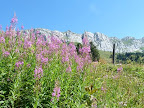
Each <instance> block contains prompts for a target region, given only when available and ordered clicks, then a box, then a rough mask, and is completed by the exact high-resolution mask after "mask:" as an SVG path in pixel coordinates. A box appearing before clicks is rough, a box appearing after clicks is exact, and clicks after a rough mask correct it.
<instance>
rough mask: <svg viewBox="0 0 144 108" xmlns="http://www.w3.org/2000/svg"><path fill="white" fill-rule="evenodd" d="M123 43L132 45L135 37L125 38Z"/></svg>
mask: <svg viewBox="0 0 144 108" xmlns="http://www.w3.org/2000/svg"><path fill="white" fill-rule="evenodd" d="M123 43H124V44H125V45H132V43H133V39H129V40H123Z"/></svg>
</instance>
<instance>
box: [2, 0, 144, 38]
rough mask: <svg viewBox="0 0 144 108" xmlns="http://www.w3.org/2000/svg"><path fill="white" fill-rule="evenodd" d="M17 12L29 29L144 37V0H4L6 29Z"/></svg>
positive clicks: (3, 11) (19, 21) (3, 12)
mask: <svg viewBox="0 0 144 108" xmlns="http://www.w3.org/2000/svg"><path fill="white" fill-rule="evenodd" d="M14 12H16V15H17V18H18V25H17V27H20V26H21V25H22V24H23V25H24V27H25V29H30V28H46V29H50V30H59V31H62V32H64V31H67V30H71V31H72V32H76V33H83V32H84V31H89V32H92V33H94V32H101V33H104V34H105V35H107V36H110V37H112V36H116V37H118V38H123V37H125V36H133V37H135V38H141V37H144V0H1V1H0V13H1V14H0V24H1V25H2V26H3V29H4V30H5V27H6V26H7V25H10V20H11V18H12V17H13V14H14Z"/></svg>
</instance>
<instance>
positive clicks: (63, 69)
mask: <svg viewBox="0 0 144 108" xmlns="http://www.w3.org/2000/svg"><path fill="white" fill-rule="evenodd" d="M17 21H18V20H17V18H16V16H14V18H12V21H11V26H10V27H8V26H7V27H6V31H5V32H4V31H3V30H2V26H0V106H1V107H12V108H17V107H23V108H25V107H34V108H37V107H41V108H49V107H54V108H56V107H60V108H67V107H73V108H83V107H94V108H96V107H139V108H140V107H141V108H142V107H144V104H143V102H144V92H143V91H144V83H143V82H144V81H143V78H144V74H143V70H144V68H143V67H140V66H139V67H138V66H136V67H134V66H130V65H125V66H123V65H122V66H121V67H120V68H119V67H118V66H115V65H111V64H101V63H98V62H96V64H95V63H92V61H91V54H90V46H89V42H88V39H87V36H84V38H83V41H82V42H83V47H82V48H80V49H79V52H80V54H77V52H76V47H75V45H74V43H69V44H67V43H66V42H63V41H61V40H59V39H58V38H56V37H55V36H51V37H50V36H47V38H45V36H43V35H41V34H40V32H39V31H34V30H33V29H31V30H29V31H27V32H25V31H23V29H24V26H23V25H22V26H21V31H20V30H19V29H16V23H17ZM119 73H121V74H119Z"/></svg>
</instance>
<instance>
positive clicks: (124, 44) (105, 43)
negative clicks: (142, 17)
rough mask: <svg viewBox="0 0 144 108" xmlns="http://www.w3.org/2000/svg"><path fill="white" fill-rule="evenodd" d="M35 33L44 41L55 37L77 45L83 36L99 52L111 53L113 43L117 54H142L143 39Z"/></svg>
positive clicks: (94, 34)
mask: <svg viewBox="0 0 144 108" xmlns="http://www.w3.org/2000/svg"><path fill="white" fill-rule="evenodd" d="M37 31H39V35H43V36H44V37H45V38H46V39H48V37H49V36H56V37H58V38H59V39H61V40H63V41H66V42H77V43H82V38H83V36H84V35H85V36H87V38H88V40H89V41H92V42H93V43H94V45H96V46H97V48H98V49H99V50H103V51H112V50H113V49H112V48H113V44H114V43H115V44H116V52H117V53H125V52H136V51H139V52H142V51H143V50H144V37H143V38H142V39H135V38H134V37H130V36H127V37H125V38H122V39H118V38H117V37H108V36H106V35H105V34H103V33H99V32H96V33H91V32H85V33H83V34H77V33H73V32H71V31H70V30H68V31H66V32H60V31H56V30H55V31H51V30H48V29H42V28H37V29H34V32H37ZM24 32H30V30H25V31H24Z"/></svg>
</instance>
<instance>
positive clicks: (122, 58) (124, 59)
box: [116, 52, 144, 64]
mask: <svg viewBox="0 0 144 108" xmlns="http://www.w3.org/2000/svg"><path fill="white" fill-rule="evenodd" d="M116 59H117V62H121V63H139V64H143V63H144V53H140V52H136V53H124V54H117V57H116Z"/></svg>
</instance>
